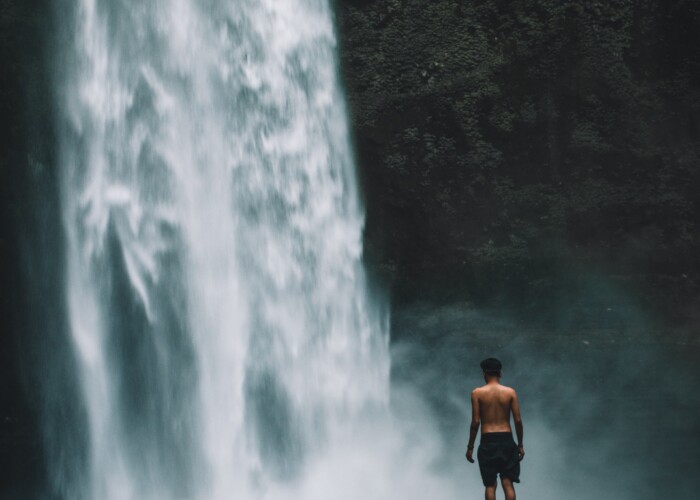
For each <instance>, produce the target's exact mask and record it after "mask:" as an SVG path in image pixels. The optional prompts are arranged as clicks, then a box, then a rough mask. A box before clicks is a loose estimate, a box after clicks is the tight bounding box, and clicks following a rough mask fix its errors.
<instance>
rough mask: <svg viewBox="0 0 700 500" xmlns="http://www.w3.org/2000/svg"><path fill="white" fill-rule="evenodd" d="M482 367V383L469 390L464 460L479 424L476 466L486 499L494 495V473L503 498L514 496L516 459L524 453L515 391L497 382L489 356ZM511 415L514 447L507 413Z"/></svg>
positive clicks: (469, 457) (497, 373)
mask: <svg viewBox="0 0 700 500" xmlns="http://www.w3.org/2000/svg"><path fill="white" fill-rule="evenodd" d="M481 367H482V369H483V370H484V382H486V383H485V384H484V385H483V386H481V387H477V388H476V389H474V390H473V391H472V394H471V403H472V422H471V426H470V428H469V444H468V446H467V454H466V455H467V460H469V461H470V462H472V463H473V462H474V458H473V452H474V442H475V441H476V435H477V433H478V432H479V427H481V444H480V445H479V453H478V457H479V469H480V472H481V477H482V479H483V481H484V486H485V487H486V500H492V499H495V498H496V477H497V476H498V475H500V477H501V483H502V485H503V490H504V492H505V494H506V499H507V500H515V488H514V487H513V482H519V480H520V465H519V462H520V460H522V459H523V457H524V456H525V449H524V448H523V422H522V419H521V417H520V405H519V404H518V395H517V394H516V393H515V390H513V389H512V388H510V387H506V386H505V385H501V383H500V379H501V362H500V361H499V360H497V359H495V358H489V359H486V360H484V361H482V363H481ZM511 414H512V415H513V423H514V424H515V433H516V435H517V437H518V444H517V447H516V444H515V442H514V441H513V431H512V429H511V427H510V416H511Z"/></svg>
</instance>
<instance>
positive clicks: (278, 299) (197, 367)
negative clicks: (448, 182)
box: [54, 0, 427, 500]
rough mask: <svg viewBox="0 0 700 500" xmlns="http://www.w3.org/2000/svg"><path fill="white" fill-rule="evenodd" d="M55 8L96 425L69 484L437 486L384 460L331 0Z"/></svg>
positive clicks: (386, 443)
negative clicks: (401, 474) (403, 474)
mask: <svg viewBox="0 0 700 500" xmlns="http://www.w3.org/2000/svg"><path fill="white" fill-rule="evenodd" d="M59 10H61V12H62V14H61V15H63V16H66V17H67V19H64V20H63V21H64V24H65V26H67V27H68V30H69V31H70V33H69V34H68V36H67V37H66V39H67V40H70V44H69V45H68V46H67V47H65V49H66V50H65V52H66V54H64V55H65V61H66V63H65V66H64V68H63V73H62V75H61V77H60V78H59V82H60V85H59V87H60V88H59V92H58V95H59V96H60V98H59V101H60V110H61V115H62V117H63V125H62V127H61V129H62V130H61V168H62V170H61V171H62V205H63V220H64V224H65V228H66V235H67V244H68V249H67V252H66V254H67V260H68V261H67V272H66V285H65V286H66V297H67V304H68V312H69V322H70V328H69V330H70V335H71V343H72V345H73V347H74V351H75V360H76V362H75V368H74V369H75V370H76V372H77V379H78V380H79V382H80V394H81V400H82V401H81V403H80V404H82V405H83V407H84V414H85V424H86V428H85V429H83V432H84V435H85V450H84V452H83V455H82V456H81V457H72V456H70V455H69V456H64V457H63V458H62V460H63V461H64V463H63V468H62V469H61V470H63V471H64V473H63V474H62V475H61V477H58V478H56V480H55V488H56V489H57V490H58V492H59V494H61V495H63V496H65V497H70V498H85V499H97V498H99V499H104V500H110V499H119V500H124V499H132V498H133V499H137V498H138V499H151V498H152V499H173V498H202V499H231V498H242V499H247V498H263V497H264V498H310V499H315V498H319V499H320V498H324V499H327V498H336V499H340V498H360V497H362V498H388V497H392V496H395V494H398V493H399V491H400V490H403V491H404V492H409V491H412V495H409V496H414V497H415V496H416V495H418V496H417V498H422V497H423V495H422V492H421V491H420V489H416V488H415V487H414V486H415V484H417V482H418V481H419V479H417V478H416V477H413V478H410V479H407V480H406V481H405V486H403V487H400V488H399V489H396V486H395V485H392V484H391V479H390V477H391V473H390V472H389V471H387V470H384V471H382V470H381V469H378V468H377V463H384V464H386V465H385V467H392V465H391V462H392V460H391V459H390V455H392V454H395V453H398V451H401V450H400V448H401V446H403V445H402V441H401V439H398V438H397V437H396V436H398V434H395V433H393V434H392V432H390V429H391V425H392V423H391V418H390V416H389V412H388V411H387V409H388V398H389V355H388V347H387V344H388V339H387V326H388V325H387V317H386V314H384V313H383V312H382V311H381V308H379V307H377V306H376V304H375V301H372V300H370V295H369V294H368V286H367V283H366V279H365V275H364V272H363V268H362V264H361V252H362V248H361V232H362V225H363V214H362V210H361V207H360V205H359V203H358V193H357V186H356V182H355V173H354V166H353V162H352V155H351V151H350V148H349V144H348V133H347V124H346V117H345V109H344V104H343V99H342V95H341V92H340V90H339V85H338V82H337V75H336V62H335V36H334V30H333V25H332V16H331V12H330V10H329V5H328V3H327V1H324V0H286V1H277V0H261V1H249V0H239V1H236V2H224V1H217V0H208V1H205V2H199V1H195V0H167V1H166V0H146V1H143V0H139V1H121V2H103V1H100V0H79V1H78V5H77V6H75V8H74V9H59ZM379 436H383V437H382V439H379V438H378V437H379ZM392 436H394V437H392ZM54 439H56V440H58V441H59V442H60V439H61V438H60V437H56V436H54ZM59 446H60V445H59ZM66 449H68V448H66ZM379 456H381V458H376V457H379ZM413 460H414V461H416V463H418V462H421V460H427V459H424V458H421V457H419V456H416V457H414V458H413ZM65 462H67V463H68V465H67V466H66V464H65ZM421 463H422V462H421ZM417 467H419V468H422V467H423V466H422V465H418V466H417ZM373 469H374V470H373ZM66 470H67V471H68V473H67V474H66V473H65V471H66ZM382 474H384V476H385V477H382V476H381V475H382ZM371 478H374V479H371ZM404 498H405V496H404Z"/></svg>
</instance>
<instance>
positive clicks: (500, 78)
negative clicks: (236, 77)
mask: <svg viewBox="0 0 700 500" xmlns="http://www.w3.org/2000/svg"><path fill="white" fill-rule="evenodd" d="M336 13H337V24H338V30H339V33H340V37H339V38H340V41H341V59H342V71H343V78H344V81H345V86H346V92H347V96H348V99H349V105H350V111H351V115H352V127H353V132H354V140H355V144H356V148H357V154H358V161H359V166H360V170H361V176H362V179H363V184H364V193H365V196H366V199H365V203H366V208H367V216H368V217H367V228H366V235H365V238H366V251H367V260H368V262H369V263H370V265H371V266H372V268H373V269H374V270H375V271H376V272H377V273H378V274H379V276H380V277H382V278H383V280H384V281H385V283H387V284H389V286H390V287H391V289H392V291H393V296H394V299H395V300H404V299H413V298H416V297H423V298H424V297H425V296H426V295H429V296H432V297H434V298H438V299H439V298H444V297H445V296H453V297H460V298H468V299H473V300H482V301H486V302H492V301H494V300H496V301H505V302H506V303H511V304H516V303H521V304H522V303H523V302H526V303H528V304H531V305H532V304H536V303H542V304H545V303H551V300H552V299H554V298H557V297H561V296H562V293H563V294H564V295H566V294H567V293H568V292H570V291H571V290H575V289H577V288H580V286H581V280H582V279H585V278H583V277H585V276H587V275H590V274H591V273H592V274H596V275H598V276H602V277H604V279H606V280H609V281H611V282H614V283H618V284H619V285H620V286H622V287H623V288H626V289H628V290H630V291H631V292H632V293H636V294H638V295H640V298H641V300H646V301H647V302H649V303H651V304H654V305H658V306H660V307H661V308H664V307H665V306H669V307H670V306H671V305H672V304H675V305H676V306H677V305H678V298H679V297H682V298H683V302H684V304H687V303H688V301H689V300H690V299H688V298H687V297H688V296H697V294H698V286H699V285H700V281H699V278H700V275H699V274H698V273H699V271H700V259H698V255H700V253H699V250H700V233H699V232H698V229H700V217H699V215H700V206H699V204H698V203H699V201H700V198H699V197H698V191H699V188H700V163H699V161H700V141H699V139H700V134H699V132H700V130H699V127H700V122H699V120H700V114H699V112H700V85H699V84H700V5H698V4H697V3H695V2H690V1H677V0H676V1H669V2H657V1H651V0H640V1H635V2H632V1H627V0H624V1H623V0H613V1H605V2H603V1H600V2H596V1H593V2H580V1H570V0H516V1H494V0H490V1H483V0H478V1H472V2H464V1H461V0H432V1H427V0H392V1H378V0H377V1H373V0H365V1H360V0H355V1H352V0H346V1H339V2H337V4H336ZM674 307H675V306H674ZM666 309H668V308H666ZM676 312H678V311H676ZM685 313H687V311H686V312H685ZM686 315H687V314H686Z"/></svg>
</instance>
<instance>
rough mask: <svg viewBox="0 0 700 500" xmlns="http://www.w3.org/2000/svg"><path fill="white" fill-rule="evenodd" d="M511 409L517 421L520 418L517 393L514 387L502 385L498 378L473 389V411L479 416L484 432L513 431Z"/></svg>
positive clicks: (482, 431)
mask: <svg viewBox="0 0 700 500" xmlns="http://www.w3.org/2000/svg"><path fill="white" fill-rule="evenodd" d="M511 410H512V411H513V418H514V419H515V421H516V422H517V421H518V420H520V408H519V407H518V396H517V394H515V391H514V390H513V389H511V388H510V387H506V386H505V385H501V384H500V383H499V382H498V381H497V380H495V381H493V382H489V383H487V384H485V385H483V386H482V387H477V388H476V389H474V390H473V391H472V411H473V412H474V413H476V414H477V415H478V417H479V418H478V421H480V422H481V433H482V434H486V433H488V432H512V429H511V428H510V413H511Z"/></svg>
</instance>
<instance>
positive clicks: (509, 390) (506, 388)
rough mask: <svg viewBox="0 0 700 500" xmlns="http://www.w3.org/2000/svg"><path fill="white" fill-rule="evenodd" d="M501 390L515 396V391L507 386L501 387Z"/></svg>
mask: <svg viewBox="0 0 700 500" xmlns="http://www.w3.org/2000/svg"><path fill="white" fill-rule="evenodd" d="M501 388H502V390H503V391H505V392H507V393H509V394H512V395H513V396H515V389H513V388H512V387H508V386H507V385H501Z"/></svg>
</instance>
